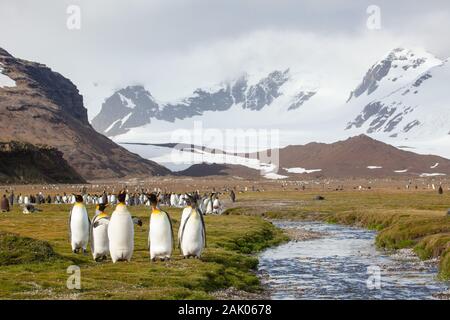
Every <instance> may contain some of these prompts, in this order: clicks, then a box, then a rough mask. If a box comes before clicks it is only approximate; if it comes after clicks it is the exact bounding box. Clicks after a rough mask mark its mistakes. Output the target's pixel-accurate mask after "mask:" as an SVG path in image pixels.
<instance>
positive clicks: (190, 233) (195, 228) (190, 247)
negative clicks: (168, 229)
mask: <svg viewBox="0 0 450 320" xmlns="http://www.w3.org/2000/svg"><path fill="white" fill-rule="evenodd" d="M203 247H204V241H203V225H202V221H201V219H200V217H198V216H197V215H194V216H191V217H190V218H189V219H188V220H187V221H186V223H185V227H184V231H183V237H182V239H181V252H182V254H183V255H184V256H196V257H200V256H201V254H202V251H203Z"/></svg>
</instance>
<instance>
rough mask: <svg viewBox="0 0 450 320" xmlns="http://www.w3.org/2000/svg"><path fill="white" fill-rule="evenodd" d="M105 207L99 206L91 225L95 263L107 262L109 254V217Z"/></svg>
mask: <svg viewBox="0 0 450 320" xmlns="http://www.w3.org/2000/svg"><path fill="white" fill-rule="evenodd" d="M104 210H105V206H104V205H99V206H97V210H96V213H95V216H94V218H92V225H91V251H92V256H93V258H94V260H95V261H99V260H100V259H102V260H105V259H106V257H107V256H108V254H109V238H108V226H109V220H110V218H109V216H108V215H107V214H106V213H105V212H104Z"/></svg>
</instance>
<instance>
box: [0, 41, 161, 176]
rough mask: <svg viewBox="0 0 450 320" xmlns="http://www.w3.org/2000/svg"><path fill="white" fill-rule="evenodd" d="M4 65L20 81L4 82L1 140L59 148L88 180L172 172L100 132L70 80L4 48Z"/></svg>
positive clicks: (0, 100)
mask: <svg viewBox="0 0 450 320" xmlns="http://www.w3.org/2000/svg"><path fill="white" fill-rule="evenodd" d="M0 66H1V70H0V72H1V74H2V75H3V76H5V77H8V78H10V79H11V80H12V81H14V86H0V141H2V142H9V141H20V142H26V143H30V144H33V145H37V144H42V143H45V144H47V145H49V146H51V147H54V148H56V149H58V150H59V151H61V152H62V153H63V157H64V159H65V160H66V161H67V162H68V163H69V165H70V166H71V167H73V168H74V169H75V170H76V171H77V172H78V173H79V174H81V175H82V176H83V178H85V179H86V180H92V179H97V178H114V177H123V176H127V175H134V174H140V175H143V174H146V175H163V174H169V173H170V171H169V170H168V169H166V168H164V167H162V166H160V165H158V164H156V163H154V162H152V161H149V160H145V159H142V158H141V157H140V156H138V155H136V154H133V153H131V152H129V151H127V150H126V149H124V148H123V147H120V146H118V145H117V144H115V143H114V142H113V141H111V140H109V139H108V138H107V137H105V136H103V135H101V134H99V133H98V132H96V131H95V130H94V129H93V128H92V126H91V124H90V123H89V121H88V117H87V110H86V108H85V107H84V105H83V97H82V96H81V95H80V94H79V91H78V89H77V87H76V86H75V85H74V84H73V83H72V82H71V81H70V80H69V79H67V78H65V77H64V76H62V75H61V74H59V73H57V72H54V71H52V70H51V69H50V68H48V67H46V66H45V65H43V64H40V63H36V62H31V61H26V60H22V59H18V58H15V57H13V56H12V55H11V54H9V53H8V52H7V51H6V50H4V49H1V50H0Z"/></svg>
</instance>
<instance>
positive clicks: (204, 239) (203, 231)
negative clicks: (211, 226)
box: [200, 212, 206, 248]
mask: <svg viewBox="0 0 450 320" xmlns="http://www.w3.org/2000/svg"><path fill="white" fill-rule="evenodd" d="M200 220H201V221H202V236H203V243H204V244H205V248H206V227H205V219H204V218H203V214H201V212H200Z"/></svg>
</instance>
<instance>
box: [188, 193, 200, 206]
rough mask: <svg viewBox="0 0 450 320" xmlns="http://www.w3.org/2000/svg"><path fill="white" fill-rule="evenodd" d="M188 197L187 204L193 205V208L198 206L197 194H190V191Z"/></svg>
mask: <svg viewBox="0 0 450 320" xmlns="http://www.w3.org/2000/svg"><path fill="white" fill-rule="evenodd" d="M186 196H187V199H186V204H187V205H188V206H191V207H193V208H195V207H197V199H196V197H195V196H192V195H190V194H189V193H186Z"/></svg>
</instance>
